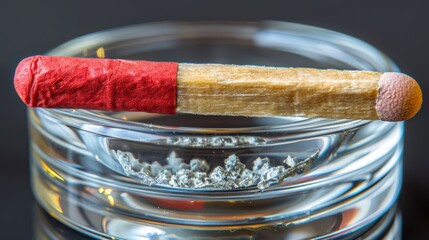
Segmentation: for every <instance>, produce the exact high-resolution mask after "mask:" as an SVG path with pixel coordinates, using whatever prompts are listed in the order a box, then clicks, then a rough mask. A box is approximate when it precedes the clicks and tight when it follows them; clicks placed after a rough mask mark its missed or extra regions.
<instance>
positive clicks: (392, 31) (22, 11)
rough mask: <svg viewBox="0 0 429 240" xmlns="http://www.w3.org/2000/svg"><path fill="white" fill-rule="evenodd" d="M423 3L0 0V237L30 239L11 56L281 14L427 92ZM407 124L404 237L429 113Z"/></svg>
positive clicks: (424, 172) (415, 218)
mask: <svg viewBox="0 0 429 240" xmlns="http://www.w3.org/2000/svg"><path fill="white" fill-rule="evenodd" d="M428 10H429V1H425V0H421V1H419V0H411V1H376V0H361V1H345V0H325V1H320V0H319V1H311V0H307V1H302V0H296V1H271V0H263V1H250V0H247V1H242V0H217V1H201V0H193V1H189V0H181V1H167V0H153V1H143V0H140V1H137V0H134V1H131V0H127V1H125V0H114V1H113V0H103V1H100V0H92V1H88V0H74V1H67V0H45V1H31V0H16V1H12V0H6V1H4V0H2V1H1V4H0V79H1V81H0V109H1V118H0V157H1V160H0V191H1V193H0V194H1V195H0V196H1V197H0V213H1V215H0V230H1V232H0V236H1V238H2V239H18V240H19V239H31V236H32V228H33V224H34V223H33V217H32V211H33V205H34V202H33V199H32V195H31V192H30V185H29V178H28V174H29V173H28V151H27V148H28V143H27V142H28V139H27V126H26V112H25V107H24V105H23V104H22V103H21V102H20V101H19V99H18V97H17V95H16V94H15V91H14V89H13V74H14V69H15V67H16V65H17V63H18V61H19V60H20V59H22V58H24V57H26V56H30V55H35V54H43V53H44V52H46V51H47V50H49V49H51V48H53V47H55V46H57V45H59V44H61V43H62V42H65V41H67V40H69V39H72V38H75V37H78V36H80V35H83V34H87V33H91V32H94V31H99V30H103V29H108V28H113V27H118V26H124V25H129V24H137V23H144V22H153V21H165V20H255V21H257V20H283V21H292V22H298V23H304V24H310V25H316V26H319V27H324V28H329V29H333V30H336V31H339V32H343V33H346V34H349V35H352V36H355V37H357V38H360V39H363V40H365V41H367V42H369V43H371V44H372V45H374V46H376V47H377V48H379V49H380V50H381V51H383V52H384V53H386V54H387V55H388V56H390V57H391V58H392V59H393V60H394V61H395V62H396V63H397V64H398V65H399V67H400V68H401V69H402V71H403V72H405V73H408V74H410V75H411V76H413V77H415V78H416V79H417V80H418V81H419V83H420V85H421V87H422V89H423V96H424V98H425V96H426V97H427V96H428V90H429V87H428V85H429V72H428V71H429V70H428V62H429V61H428V59H427V57H428V53H429V51H428V49H429V47H428V45H429V11H428ZM426 105H427V104H424V105H423V107H422V110H421V111H420V113H419V114H418V115H417V116H416V117H415V118H414V119H412V120H409V121H407V122H406V132H405V152H404V185H403V191H402V194H401V209H402V213H403V235H404V239H429V219H428V218H429V206H428V205H429V191H428V190H429V172H428V167H429V158H428V157H427V155H428V154H427V151H428V150H429V149H428V147H427V146H428V144H427V142H428V140H429V127H428V124H427V122H428V120H429V109H428V108H427V106H426Z"/></svg>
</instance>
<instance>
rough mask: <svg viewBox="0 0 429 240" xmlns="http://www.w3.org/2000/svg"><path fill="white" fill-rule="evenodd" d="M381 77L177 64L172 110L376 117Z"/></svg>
mask: <svg viewBox="0 0 429 240" xmlns="http://www.w3.org/2000/svg"><path fill="white" fill-rule="evenodd" d="M381 74H382V73H378V72H366V71H341V70H317V69H308V68H272V67H259V66H236V65H220V64H179V71H178V75H177V107H176V109H177V111H178V112H183V113H197V114H206V115H236V116H298V117H312V118H313V117H318V118H346V119H378V116H377V112H376V109H375V103H376V99H377V87H378V80H379V79H380V76H381Z"/></svg>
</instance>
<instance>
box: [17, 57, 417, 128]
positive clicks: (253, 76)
mask: <svg viewBox="0 0 429 240" xmlns="http://www.w3.org/2000/svg"><path fill="white" fill-rule="evenodd" d="M15 88H16V90H17V92H18V94H19V96H20V97H21V99H22V100H23V101H24V102H25V103H26V104H27V105H28V106H29V107H44V108H80V109H93V110H106V111H144V112H155V113H167V114H174V113H177V112H181V113H192V114H202V115H231V116H299V117H310V118H342V119H367V120H383V121H404V120H407V119H409V118H411V117H413V116H414V115H415V114H416V113H417V112H418V111H419V109H420V106H421V103H422V92H421V89H420V87H419V85H418V84H417V82H416V81H415V80H414V79H412V78H411V77H409V76H407V75H405V74H402V73H395V72H387V73H383V72H370V71H344V70H330V69H329V70H321V69H311V68H278V67H261V66H238V65H222V64H186V63H174V62H149V61H130V60H118V59H116V60H114V59H90V58H71V57H52V56H34V57H30V58H26V59H24V60H23V61H21V63H20V64H19V65H18V67H17V69H16V74H15Z"/></svg>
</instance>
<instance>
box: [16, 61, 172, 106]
mask: <svg viewBox="0 0 429 240" xmlns="http://www.w3.org/2000/svg"><path fill="white" fill-rule="evenodd" d="M177 71H178V63H173V62H149V61H129V60H119V59H97V58H72V57H52V56H34V57H29V58H26V59H24V60H22V61H21V62H20V63H19V65H18V67H17V68H16V72H15V79H14V84H15V89H16V91H17V93H18V95H19V97H20V98H21V99H22V101H24V103H25V104H27V105H28V106H29V107H44V108H80V109H91V110H105V111H143V112H154V113H175V111H176V78H177Z"/></svg>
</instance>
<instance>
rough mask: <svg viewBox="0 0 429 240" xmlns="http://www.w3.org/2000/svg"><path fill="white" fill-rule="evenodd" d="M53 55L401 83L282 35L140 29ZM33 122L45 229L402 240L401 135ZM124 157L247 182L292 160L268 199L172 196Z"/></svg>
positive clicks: (306, 34)
mask: <svg viewBox="0 0 429 240" xmlns="http://www.w3.org/2000/svg"><path fill="white" fill-rule="evenodd" d="M48 54H50V55H66V56H78V57H108V58H124V59H145V60H153V61H177V62H195V63H205V62H210V63H228V64H254V65H269V66H281V67H294V66H300V67H317V68H336V69H365V70H375V71H398V69H397V67H396V66H395V65H394V64H393V63H392V62H391V61H390V60H389V59H388V58H387V57H386V56H384V55H383V54H382V53H380V52H379V51H378V50H376V49H375V48H373V47H371V46H370V45H368V44H366V43H364V42H362V41H360V40H357V39H355V38H352V37H350V36H346V35H343V34H340V33H337V32H333V31H328V30H324V29H320V28H315V27H310V26H304V25H298V24H292V23H283V22H258V23H195V22H193V23H175V22H170V23H153V24H144V25H136V26H129V27H123V28H119V29H113V30H108V31H104V32H100V33H94V34H90V35H87V36H83V37H80V38H78V39H75V40H72V41H70V42H67V43H65V44H63V45H61V46H59V47H58V48H56V49H54V50H52V51H51V52H49V53H48ZM29 122H30V134H31V166H32V184H33V191H34V194H35V196H36V198H37V200H38V201H39V203H40V204H41V206H42V207H43V208H44V209H45V210H46V211H47V212H48V213H49V214H50V215H51V216H53V217H54V218H56V219H58V220H59V221H61V222H63V223H65V224H66V225H68V226H70V227H72V228H74V229H77V230H78V231H80V232H82V233H85V234H88V235H90V236H97V237H106V238H115V239H303V238H316V239H324V238H338V239H354V238H357V237H363V238H366V237H368V236H371V237H374V238H376V237H382V236H387V237H389V238H395V237H397V235H396V234H395V231H398V229H399V228H398V227H397V223H398V220H395V202H396V199H397V196H398V194H399V190H400V185H401V176H402V138H403V124H401V123H388V122H381V121H360V120H332V119H304V118H288V117H272V118H244V117H220V116H193V115H186V114H178V115H158V114H147V113H130V112H119V113H114V112H100V111H85V110H76V109H75V110H58V109H29ZM124 154H125V155H126V160H127V161H128V160H129V159H132V160H133V161H136V163H138V164H146V165H149V164H150V165H151V166H152V169H154V165H155V162H157V163H156V164H160V165H166V164H170V161H171V160H172V159H173V160H177V159H179V160H180V162H181V163H183V164H184V165H186V164H190V163H191V160H195V159H198V160H200V161H202V160H204V161H205V162H206V163H208V164H209V165H210V171H212V170H213V169H215V168H216V167H219V168H220V167H222V168H224V167H225V161H224V160H225V159H228V158H229V157H231V156H236V157H237V158H238V159H239V160H240V161H241V162H242V163H243V164H244V165H245V167H246V168H248V169H252V166H253V164H254V161H255V159H258V158H268V159H269V162H270V164H271V165H270V167H273V168H275V167H279V166H285V165H284V164H285V162H286V161H285V160H287V159H288V158H289V159H290V158H292V159H293V165H297V166H300V167H299V168H297V169H295V170H294V171H293V174H291V175H290V176H288V177H286V178H285V179H282V181H280V183H275V184H268V185H266V186H265V187H263V188H261V187H258V186H256V185H255V184H253V185H252V184H250V185H249V186H244V187H243V186H241V185H240V186H235V185H233V183H230V185H228V187H227V188H225V187H224V188H219V187H208V188H195V187H192V188H189V187H186V186H182V185H180V184H179V185H177V186H173V187H171V186H166V185H165V184H164V185H163V184H159V182H147V181H143V180H142V179H144V178H142V177H141V176H137V175H133V174H130V172H129V171H130V169H132V168H133V167H135V166H131V165H130V166H125V165H124V164H123V160H124V156H125V155H124ZM139 166H140V165H139ZM127 167H129V168H127ZM148 174H150V173H148ZM170 180H171V179H170ZM182 180H183V179H182ZM228 184H229V183H228ZM214 185H216V184H215V183H214ZM392 229H393V230H392ZM396 233H397V232H396Z"/></svg>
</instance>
